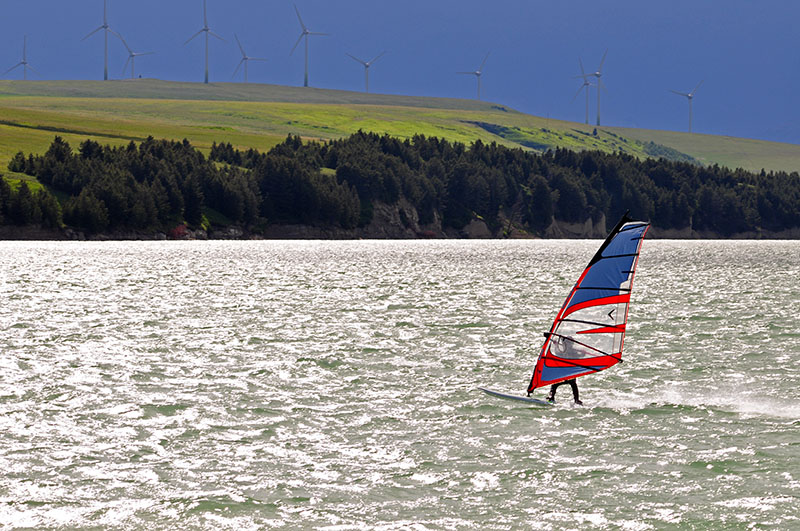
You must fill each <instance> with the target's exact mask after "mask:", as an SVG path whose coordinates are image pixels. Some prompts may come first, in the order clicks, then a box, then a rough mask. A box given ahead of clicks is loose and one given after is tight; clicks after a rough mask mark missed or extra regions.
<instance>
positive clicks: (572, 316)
mask: <svg viewBox="0 0 800 531" xmlns="http://www.w3.org/2000/svg"><path fill="white" fill-rule="evenodd" d="M649 227H650V224H649V223H646V222H643V221H634V220H632V219H630V218H629V217H628V214H627V213H626V214H625V215H624V216H622V219H621V220H620V221H619V223H617V225H616V226H615V227H614V228H613V229H612V230H611V233H610V234H609V235H608V237H607V238H606V240H605V241H604V242H603V245H601V246H600V249H599V250H598V251H597V254H595V255H594V258H592V260H591V261H590V262H589V265H588V266H587V267H586V269H585V270H584V271H583V274H581V276H580V278H578V282H577V283H576V284H575V287H573V288H572V291H570V293H569V295H568V296H567V299H566V300H565V301H564V305H563V306H562V307H561V310H560V311H559V312H558V315H556V319H555V321H553V325H552V326H551V327H550V331H549V332H547V333H545V341H544V345H542V350H541V352H540V353H539V358H538V359H537V360H536V366H535V367H534V369H533V377H532V378H531V383H530V385H529V386H528V393H531V392H532V391H533V390H534V389H536V388H537V387H542V386H545V385H551V384H554V383H558V382H562V381H564V380H569V379H571V378H577V377H578V376H585V375H587V374H593V373H596V372H599V371H602V370H604V369H608V368H609V367H611V366H613V365H616V364H617V363H619V362H620V361H621V360H622V344H623V341H624V339H625V327H626V325H627V324H628V305H629V304H630V299H631V289H632V288H633V275H634V273H635V272H636V265H637V263H638V261H639V251H640V249H641V248H642V240H643V239H644V236H645V234H646V233H647V229H648V228H649Z"/></svg>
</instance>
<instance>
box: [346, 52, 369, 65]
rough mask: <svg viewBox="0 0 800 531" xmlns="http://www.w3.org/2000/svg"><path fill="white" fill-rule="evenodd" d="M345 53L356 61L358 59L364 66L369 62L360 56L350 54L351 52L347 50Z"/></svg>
mask: <svg viewBox="0 0 800 531" xmlns="http://www.w3.org/2000/svg"><path fill="white" fill-rule="evenodd" d="M345 55H346V56H348V57H350V58H351V59H353V60H355V61H358V62H359V63H361V64H362V65H364V66H367V62H366V61H362V60H361V59H359V58H358V57H356V56H355V55H350V54H349V53H347V52H345Z"/></svg>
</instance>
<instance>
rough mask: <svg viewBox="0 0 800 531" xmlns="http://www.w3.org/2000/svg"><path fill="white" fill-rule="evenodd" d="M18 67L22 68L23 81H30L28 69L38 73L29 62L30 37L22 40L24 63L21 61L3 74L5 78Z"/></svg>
mask: <svg viewBox="0 0 800 531" xmlns="http://www.w3.org/2000/svg"><path fill="white" fill-rule="evenodd" d="M18 66H21V67H22V79H23V80H27V79H28V69H29V68H30V69H31V70H33V71H34V72H36V69H35V68H34V67H32V66H31V65H30V63H29V62H28V36H27V35H25V36H24V37H23V38H22V61H20V62H19V63H17V64H15V65H14V66H12V67H11V68H9V69H8V70H6V71H5V72H3V76H5V75H6V74H8V73H9V72H11V71H12V70H14V69H15V68H17V67H18Z"/></svg>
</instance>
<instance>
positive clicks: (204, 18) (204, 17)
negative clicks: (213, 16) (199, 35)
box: [203, 0, 208, 28]
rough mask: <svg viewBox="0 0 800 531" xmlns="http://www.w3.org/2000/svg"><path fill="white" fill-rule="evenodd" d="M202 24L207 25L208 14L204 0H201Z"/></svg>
mask: <svg viewBox="0 0 800 531" xmlns="http://www.w3.org/2000/svg"><path fill="white" fill-rule="evenodd" d="M203 24H204V25H205V27H206V28H207V27H208V14H207V11H206V0H203Z"/></svg>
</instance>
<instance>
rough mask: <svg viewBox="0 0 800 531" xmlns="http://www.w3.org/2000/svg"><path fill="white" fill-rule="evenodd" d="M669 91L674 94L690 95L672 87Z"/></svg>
mask: <svg viewBox="0 0 800 531" xmlns="http://www.w3.org/2000/svg"><path fill="white" fill-rule="evenodd" d="M669 91H670V92H672V93H673V94H677V95H678V96H685V97H687V98H688V97H689V94H687V93H686V92H678V91H677V90H672V89H669Z"/></svg>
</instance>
